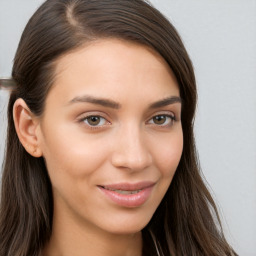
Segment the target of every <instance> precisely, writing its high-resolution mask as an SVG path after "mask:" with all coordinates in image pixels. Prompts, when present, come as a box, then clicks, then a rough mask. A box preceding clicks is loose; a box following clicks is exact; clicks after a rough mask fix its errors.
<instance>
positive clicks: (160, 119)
mask: <svg viewBox="0 0 256 256" xmlns="http://www.w3.org/2000/svg"><path fill="white" fill-rule="evenodd" d="M165 121H166V117H165V116H156V117H154V122H155V124H164V122H165Z"/></svg>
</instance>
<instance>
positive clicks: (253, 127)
mask: <svg viewBox="0 0 256 256" xmlns="http://www.w3.org/2000/svg"><path fill="white" fill-rule="evenodd" d="M41 2H42V1H41V0H22V1H21V0H0V76H1V77H3V76H10V74H11V65H12V60H13V57H14V54H15V50H16V47H17V44H18V41H19V37H20V35H21V32H22V30H23V28H24V26H25V24H26V22H27V20H28V19H29V17H30V16H31V14H32V13H33V12H34V10H35V8H36V7H37V6H38V5H39V4H40V3H41ZM152 3H153V4H154V5H155V6H156V7H157V8H158V9H159V10H161V11H162V12H163V13H164V14H165V15H166V16H167V17H168V18H169V19H170V20H171V21H172V23H173V24H174V25H175V27H176V28H177V29H178V31H179V32H180V34H181V36H182V38H183V41H184V43H185V45H186V47H187V50H188V52H189V54H190V56H191V58H192V61H193V63H194V67H195V72H196V77H197V83H198V95H199V102H198V111H197V117H196V123H195V125H196V142H197V147H198V152H199V157H200V160H201V166H202V170H203V173H204V175H205V177H206V179H207V181H208V183H209V186H210V187H211V190H212V192H213V195H214V197H215V199H216V202H217V204H218V205H219V207H220V209H221V214H222V216H223V217H222V218H223V221H224V223H223V225H224V229H225V233H226V235H227V238H228V240H229V242H230V243H231V244H232V245H233V246H234V248H235V249H236V250H237V252H238V253H239V255H242V256H255V255H256V243H255V241H256V113H255V112H256V111H255V110H256V0H222V1H215V0H193V1H192V0H183V1H178V0H158V1H157V0H153V1H152ZM7 99H8V93H7V92H6V91H5V92H4V91H0V138H1V139H0V161H1V162H2V159H3V152H4V142H5V126H6V114H5V111H6V109H5V108H6V104H7Z"/></svg>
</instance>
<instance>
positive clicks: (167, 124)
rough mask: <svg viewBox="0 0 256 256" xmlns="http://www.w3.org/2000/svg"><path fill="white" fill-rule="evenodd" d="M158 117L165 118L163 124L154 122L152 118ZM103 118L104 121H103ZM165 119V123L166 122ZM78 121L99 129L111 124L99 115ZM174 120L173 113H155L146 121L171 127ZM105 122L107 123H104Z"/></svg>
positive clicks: (159, 125)
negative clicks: (97, 119) (95, 119)
mask: <svg viewBox="0 0 256 256" xmlns="http://www.w3.org/2000/svg"><path fill="white" fill-rule="evenodd" d="M158 117H164V118H165V122H164V124H156V123H154V118H158ZM89 118H99V119H100V121H99V124H100V125H99V124H96V125H91V124H89V123H88V120H89ZM103 120H105V121H103ZM166 120H168V121H167V123H166ZM78 121H79V122H80V123H82V122H83V123H85V124H86V125H87V126H88V127H89V128H90V129H100V128H103V127H104V126H106V125H109V124H111V123H110V122H109V121H108V120H107V119H106V118H104V117H102V116H100V115H89V116H86V117H83V118H81V119H79V120H78ZM102 121H103V122H104V124H101V123H102ZM175 121H176V118H175V116H174V115H170V114H159V115H155V116H153V117H152V118H150V119H149V120H148V121H147V123H148V124H150V125H156V126H157V127H171V126H172V125H173V123H174V122H175ZM105 123H107V124H105Z"/></svg>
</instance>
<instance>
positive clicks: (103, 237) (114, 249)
mask: <svg viewBox="0 0 256 256" xmlns="http://www.w3.org/2000/svg"><path fill="white" fill-rule="evenodd" d="M70 255H76V256H84V255H94V256H141V255H142V235H141V232H138V233H135V234H112V233H109V232H106V231H104V230H102V229H100V228H98V227H95V226H93V225H92V224H90V223H86V225H85V223H84V224H83V225H81V223H80V224H79V223H74V222H73V221H72V220H70V219H69V220H63V221H61V218H56V217H54V218H53V228H52V235H51V238H50V241H49V243H48V244H47V245H46V246H45V248H44V250H43V253H42V256H70Z"/></svg>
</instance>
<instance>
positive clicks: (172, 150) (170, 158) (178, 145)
mask: <svg viewBox="0 0 256 256" xmlns="http://www.w3.org/2000/svg"><path fill="white" fill-rule="evenodd" d="M182 151H183V135H182V131H180V132H179V133H177V134H176V135H175V136H170V138H166V139H165V140H164V141H163V143H162V144H158V145H157V146H156V147H155V150H154V152H155V161H156V165H157V166H158V169H159V170H160V171H161V175H162V176H163V177H164V178H167V179H170V178H171V179H172V177H173V175H174V173H175V171H176V169H177V167H178V164H179V162H180V158H181V155H182Z"/></svg>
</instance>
